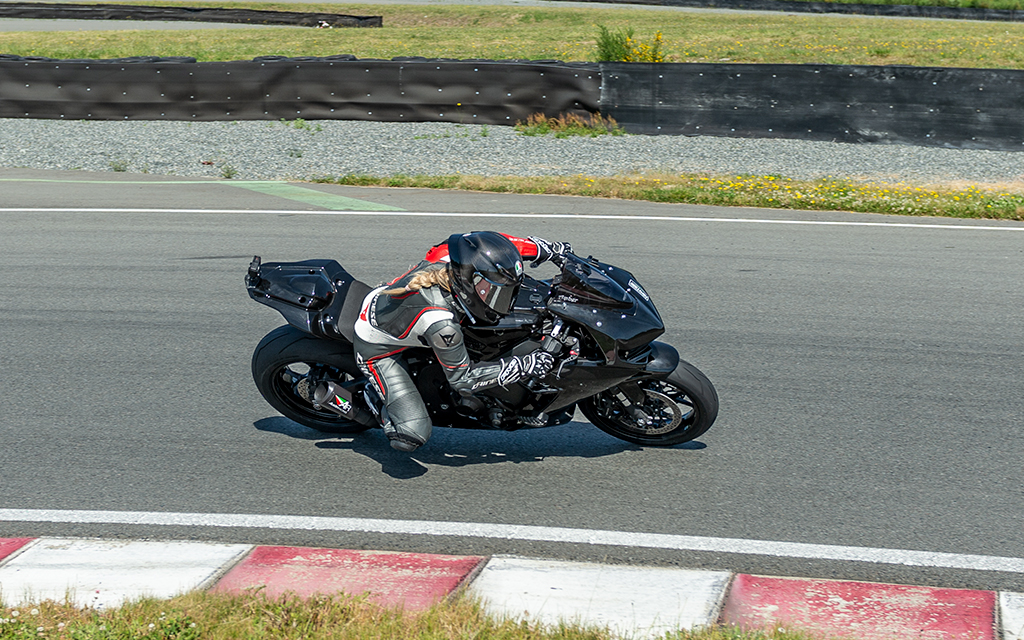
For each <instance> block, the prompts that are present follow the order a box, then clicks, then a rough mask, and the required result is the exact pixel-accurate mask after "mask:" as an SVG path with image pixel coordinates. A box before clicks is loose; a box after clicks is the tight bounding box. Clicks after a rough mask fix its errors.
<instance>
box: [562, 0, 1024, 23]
mask: <svg viewBox="0 0 1024 640" xmlns="http://www.w3.org/2000/svg"><path fill="white" fill-rule="evenodd" d="M560 1H563V2H575V1H576V0H560ZM587 1H588V2H607V3H625V4H642V5H651V6H658V7H695V8H701V9H733V10H744V11H785V12H787V13H840V14H846V15H862V16H890V17H894V18H941V19H944V20H992V21H997V22H1020V21H1022V20H1024V11H1020V10H1016V9H986V8H984V7H930V6H923V5H913V4H856V3H845V2H802V1H799V0H587Z"/></svg>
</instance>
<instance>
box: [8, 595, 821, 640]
mask: <svg viewBox="0 0 1024 640" xmlns="http://www.w3.org/2000/svg"><path fill="white" fill-rule="evenodd" d="M667 637H668V638H675V639H678V640H808V639H809V636H808V635H807V634H801V633H795V632H792V631H786V630H783V629H769V630H766V631H765V632H743V631H740V630H738V629H736V628H734V627H715V628H711V629H707V630H697V631H693V632H690V631H680V632H678V633H674V634H669V636H667ZM39 638H49V639H54V640H242V639H251V638H259V639H268V640H277V639H280V640H329V639H330V640H348V639H353V640H355V639H364V638H365V639H369V638H388V639H389V640H390V639H394V640H612V638H613V636H612V634H610V633H609V632H608V631H607V630H606V629H601V628H595V627H584V626H581V625H574V624H563V625H560V626H554V627H543V626H540V625H537V624H530V623H525V622H517V621H514V620H507V619H501V618H497V617H495V616H490V615H487V614H486V613H485V612H484V610H483V608H482V607H481V606H480V605H479V604H477V603H475V602H473V601H471V600H469V599H466V598H461V599H456V600H454V601H453V602H448V603H442V604H439V605H437V606H435V607H434V608H432V609H430V610H429V611H426V612H423V613H415V614H412V613H410V614H407V613H403V612H402V611H400V610H396V609H386V608H382V607H379V606H376V605H374V604H372V603H371V602H370V601H368V600H367V599H366V598H361V597H350V596H345V595H336V596H329V597H314V598H310V599H306V600H303V599H299V598H296V597H283V598H269V597H266V596H265V595H264V594H263V593H261V592H254V593H246V594H243V595H224V594H210V593H204V592H195V593H190V594H187V595H184V596H180V597H178V598H174V599H172V600H169V601H162V600H142V601H139V602H135V603H131V604H128V605H125V606H123V607H121V608H118V609H114V610H111V611H103V612H98V611H95V610H89V609H85V610H83V609H77V608H75V607H73V606H70V605H67V604H60V603H53V602H43V603H40V604H37V605H27V606H20V607H16V608H9V607H8V608H0V640H38V639H39Z"/></svg>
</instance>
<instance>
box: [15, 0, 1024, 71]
mask: <svg viewBox="0 0 1024 640" xmlns="http://www.w3.org/2000/svg"><path fill="white" fill-rule="evenodd" d="M189 5H194V6H238V7H242V6H245V7H250V8H257V9H276V10H291V11H316V12H329V13H350V14H357V15H371V14H372V15H378V14H379V15H382V16H383V18H384V27H383V28H381V29H330V30H326V29H324V30H319V29H297V28H267V29H260V30H227V29H225V30H217V29H214V30H203V31H195V30H193V31H190V30H188V29H187V28H184V29H183V30H181V31H166V32H160V31H116V32H95V31H94V32H87V31H82V32H67V33H46V32H44V33H39V32H32V33H28V32H21V33H17V32H15V33H0V53H11V54H17V55H38V56H48V57H52V58H117V57H126V56H140V55H164V56H171V55H174V56H194V57H196V58H197V59H199V60H201V61H211V60H246V59H251V58H253V57H255V56H260V55H286V56H299V55H311V56H326V55H334V54H341V53H350V54H354V55H356V56H358V57H361V58H391V57H394V56H409V55H417V56H427V57H447V58H494V59H507V58H526V59H559V60H591V59H593V57H594V48H595V42H596V37H597V33H598V25H604V26H607V27H608V28H610V29H618V28H627V27H632V28H633V29H634V30H635V32H636V35H637V37H638V38H640V39H641V40H643V39H649V38H653V37H654V34H655V33H656V32H658V31H660V32H661V33H662V34H663V44H662V50H663V51H664V53H665V54H666V61H668V62H726V61H728V62H753V63H768V62H770V63H826V64H871V65H884V64H906V65H915V66H946V67H986V68H1007V69H1024V24H1015V23H994V22H993V23H984V22H953V21H941V20H922V19H897V20H880V19H875V18H867V17H850V16H818V15H784V14H779V15H764V14H757V15H753V14H742V13H708V12H688V11H648V10H642V9H636V10H633V9H612V8H605V7H601V6H600V5H598V6H595V7H593V8H591V7H588V8H582V9H576V8H561V7H555V8H547V7H545V8H532V7H514V6H512V7H507V6H474V7H466V6H452V5H343V4H339V5H334V4H331V5H325V4H301V5H300V4H283V3H244V4H243V3H230V2H225V3H211V2H205V3H204V2H195V3H192V2H190V3H189ZM183 26H184V25H183Z"/></svg>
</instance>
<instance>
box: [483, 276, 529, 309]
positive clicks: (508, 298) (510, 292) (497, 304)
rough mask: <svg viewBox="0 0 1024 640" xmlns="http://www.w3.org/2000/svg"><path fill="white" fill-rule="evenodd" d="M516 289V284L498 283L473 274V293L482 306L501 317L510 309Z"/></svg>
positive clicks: (517, 287)
mask: <svg viewBox="0 0 1024 640" xmlns="http://www.w3.org/2000/svg"><path fill="white" fill-rule="evenodd" d="M518 289H519V283H518V282H510V283H500V282H495V281H494V280H491V279H490V278H487V277H485V276H484V275H483V274H480V273H476V274H473V292H474V293H475V294H476V295H477V296H479V297H480V299H481V300H483V302H484V304H486V305H487V306H488V307H490V308H491V309H494V310H495V311H497V312H498V313H500V314H502V315H505V314H506V313H508V312H509V311H510V310H511V309H512V303H513V302H514V301H515V298H516V291H517V290H518Z"/></svg>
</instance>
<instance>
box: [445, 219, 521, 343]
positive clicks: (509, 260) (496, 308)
mask: <svg viewBox="0 0 1024 640" xmlns="http://www.w3.org/2000/svg"><path fill="white" fill-rule="evenodd" d="M448 257H449V259H450V260H451V263H450V265H449V270H450V274H451V282H452V292H453V293H454V294H455V297H456V298H457V299H458V300H459V302H461V303H462V306H463V307H465V309H466V311H468V312H469V313H470V315H471V316H472V317H473V318H474V319H476V320H477V321H483V322H487V323H490V324H493V323H495V322H497V321H498V320H501V318H502V317H503V316H505V315H506V314H508V312H509V311H511V309H512V303H513V302H515V299H516V295H517V294H518V293H519V285H520V284H521V283H522V282H523V256H522V255H520V253H519V249H516V245H514V244H512V241H511V240H509V239H508V238H506V237H505V236H503V235H501V234H500V233H495V232H493V231H474V232H472V233H456V234H455V235H453V236H451V237H449V238H448Z"/></svg>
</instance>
